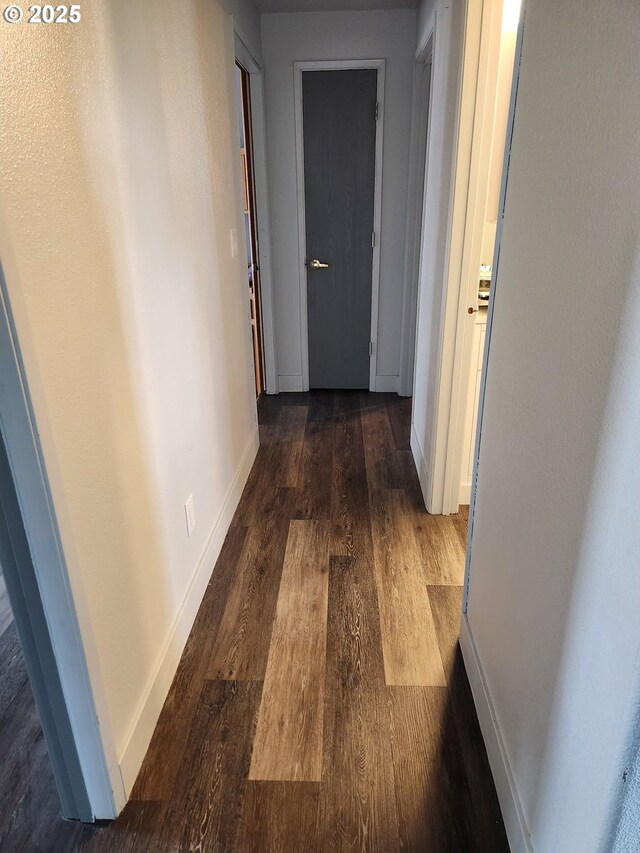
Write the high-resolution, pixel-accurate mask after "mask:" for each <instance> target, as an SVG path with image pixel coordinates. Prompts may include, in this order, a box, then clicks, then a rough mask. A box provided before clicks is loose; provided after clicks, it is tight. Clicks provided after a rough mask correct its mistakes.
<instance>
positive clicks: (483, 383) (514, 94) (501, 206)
mask: <svg viewBox="0 0 640 853" xmlns="http://www.w3.org/2000/svg"><path fill="white" fill-rule="evenodd" d="M526 5H527V0H522V2H521V5H520V20H519V22H518V34H517V37H516V49H515V56H514V61H513V78H512V82H511V97H510V101H509V118H508V120H507V134H506V139H505V147H504V158H503V165H502V179H501V181H500V201H499V202H498V212H499V213H498V222H497V227H496V242H495V245H494V249H493V261H492V279H493V280H492V282H491V290H490V293H489V306H488V308H487V331H486V334H485V342H484V353H483V355H482V375H481V377H480V390H479V394H478V398H479V399H478V424H477V427H476V437H475V448H474V462H473V475H472V479H471V503H470V505H469V526H468V531H467V554H466V558H465V566H464V589H463V594H462V612H463V613H466V612H467V605H468V601H469V578H470V572H471V548H472V543H473V527H474V521H475V511H476V493H477V488H478V469H479V465H480V445H481V439H482V419H483V415H484V398H485V392H486V388H487V368H488V364H489V355H490V347H491V329H492V326H493V310H494V305H495V300H496V291H497V285H498V268H499V264H500V246H501V243H502V228H503V224H504V210H505V202H506V197H507V183H508V180H509V160H510V159H511V143H512V140H513V126H514V122H515V111H516V102H517V99H518V80H519V77H520V61H521V58H522V39H523V37H524V23H525V11H526Z"/></svg>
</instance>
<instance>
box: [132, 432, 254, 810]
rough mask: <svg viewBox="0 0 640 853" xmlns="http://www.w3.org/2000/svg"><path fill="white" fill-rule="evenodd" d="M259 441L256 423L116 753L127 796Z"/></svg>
mask: <svg viewBox="0 0 640 853" xmlns="http://www.w3.org/2000/svg"><path fill="white" fill-rule="evenodd" d="M259 444H260V440H259V435H258V426H257V425H256V426H255V428H254V430H253V432H252V433H251V436H250V438H249V441H248V442H247V445H246V447H245V449H244V451H243V454H242V457H241V459H240V463H239V465H238V468H237V469H236V473H235V476H234V478H233V480H232V482H231V485H230V486H229V490H228V492H227V495H226V497H225V500H224V503H223V505H222V509H221V510H220V513H219V514H218V517H217V519H216V521H215V523H214V525H213V528H212V530H211V533H210V535H209V539H208V541H207V544H206V545H205V548H204V551H203V553H202V556H201V557H200V560H199V561H198V564H197V566H196V568H195V571H194V573H193V575H192V578H191V581H190V583H189V586H188V588H187V591H186V593H185V596H184V598H183V601H182V604H181V606H180V608H179V610H178V614H177V616H176V618H175V619H174V622H173V624H172V626H171V628H170V629H169V633H168V636H167V639H166V641H165V643H164V646H163V648H162V651H161V653H160V656H159V658H158V661H157V664H156V666H155V668H154V671H153V673H152V676H151V678H150V680H149V683H148V685H147V689H146V690H145V694H144V697H143V699H142V701H141V703H140V705H139V707H138V710H137V713H136V715H135V721H134V723H133V725H132V727H131V731H130V732H129V736H128V738H127V741H126V746H125V747H124V750H123V752H122V755H121V756H120V757H119V762H120V772H121V774H122V780H123V784H124V789H125V791H126V794H127V797H130V796H131V790H132V788H133V784H134V782H135V780H136V777H137V775H138V772H139V771H140V768H141V766H142V762H143V760H144V757H145V755H146V753H147V750H148V748H149V744H150V743H151V738H152V736H153V732H154V730H155V727H156V724H157V722H158V719H159V717H160V712H161V711H162V707H163V705H164V702H165V700H166V698H167V695H168V693H169V689H170V687H171V683H172V681H173V678H174V675H175V673H176V670H177V668H178V664H179V663H180V658H181V656H182V652H183V650H184V647H185V644H186V642H187V639H188V637H189V634H190V632H191V628H192V627H193V623H194V620H195V618H196V614H197V612H198V609H199V607H200V604H201V602H202V599H203V596H204V593H205V590H206V588H207V584H208V583H209V579H210V577H211V574H212V572H213V569H214V567H215V564H216V560H217V559H218V556H219V554H220V551H221V549H222V545H223V543H224V539H225V536H226V534H227V530H228V529H229V525H230V524H231V520H232V518H233V514H234V512H235V510H236V507H237V505H238V502H239V500H240V496H241V494H242V490H243V488H244V485H245V483H246V481H247V478H248V476H249V472H250V471H251V467H252V465H253V462H254V459H255V457H256V453H257V452H258V447H259Z"/></svg>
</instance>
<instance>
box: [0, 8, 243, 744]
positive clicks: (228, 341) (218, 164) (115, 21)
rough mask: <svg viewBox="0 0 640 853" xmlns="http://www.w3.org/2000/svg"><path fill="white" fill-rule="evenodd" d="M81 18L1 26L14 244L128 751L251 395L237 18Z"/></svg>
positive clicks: (33, 381)
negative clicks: (190, 514) (188, 518)
mask: <svg viewBox="0 0 640 853" xmlns="http://www.w3.org/2000/svg"><path fill="white" fill-rule="evenodd" d="M82 14H83V17H82V21H81V23H79V24H76V25H66V26H61V25H55V26H54V25H42V26H33V25H27V24H26V23H23V24H16V25H8V24H4V23H3V24H1V25H0V40H1V44H2V63H1V73H2V81H1V86H2V109H3V115H4V119H3V121H2V123H1V134H2V138H1V140H0V147H1V149H2V158H1V165H0V194H1V198H2V206H1V211H0V216H1V243H0V250H1V254H2V261H3V266H4V270H5V274H6V279H7V285H8V289H9V295H10V301H11V307H12V310H13V313H14V316H15V322H16V325H17V330H18V334H19V339H20V344H21V348H22V353H23V357H24V361H25V366H26V373H27V377H28V381H29V385H30V389H31V393H32V396H33V401H34V407H35V414H36V418H37V422H38V426H39V428H40V430H41V433H42V441H43V446H44V453H45V459H46V464H47V469H48V472H49V476H50V479H51V485H52V491H53V497H54V501H55V505H56V510H57V513H58V517H59V521H60V526H61V531H62V540H63V547H64V551H65V555H66V558H67V561H68V564H69V570H70V575H71V579H72V583H73V584H74V585H75V587H76V588H78V589H79V588H80V587H82V588H83V591H84V597H85V599H86V602H87V606H88V609H89V615H90V623H91V627H92V631H93V634H94V639H95V647H96V649H97V658H98V660H97V666H98V670H99V671H97V670H96V668H95V667H94V671H93V673H92V676H93V677H94V678H95V679H100V680H101V682H102V684H103V688H104V695H105V697H106V703H107V708H108V716H109V718H110V725H111V727H112V729H113V734H114V739H115V744H116V751H117V753H118V756H119V757H121V756H122V754H123V752H124V750H125V748H126V746H127V742H128V739H129V736H130V735H131V734H132V731H133V727H134V725H135V723H136V720H137V717H138V714H139V712H140V711H141V709H142V706H143V705H144V702H145V699H146V694H147V691H148V690H149V687H150V685H151V684H152V680H153V677H154V675H155V673H156V670H157V668H158V666H160V664H161V662H162V654H163V652H164V651H166V648H165V644H166V643H167V642H168V640H169V635H170V629H171V627H172V625H173V624H174V621H175V619H176V617H177V615H178V613H179V610H180V607H181V606H182V604H183V602H184V601H185V597H186V595H187V592H188V590H189V587H190V584H191V583H192V581H193V579H194V573H195V571H196V567H197V566H198V562H199V560H200V558H201V557H202V555H203V553H204V550H205V547H206V545H207V543H208V540H209V538H210V535H211V533H212V530H213V528H214V525H215V523H216V521H217V520H218V518H219V517H220V513H221V511H222V508H223V504H224V501H225V498H226V496H227V494H228V493H229V489H230V486H231V484H232V482H233V479H234V477H235V475H236V472H237V470H238V466H239V464H240V462H241V460H242V458H243V454H245V456H246V452H247V448H248V447H250V442H251V439H252V436H254V433H255V423H256V415H255V393H254V388H253V379H252V361H251V359H252V355H251V350H250V335H249V324H248V321H247V310H248V305H247V298H246V271H245V269H244V264H245V262H244V252H243V248H242V242H240V251H239V252H238V255H237V256H236V257H232V253H231V239H230V231H231V229H236V230H237V232H238V234H239V235H241V234H242V231H241V229H242V214H241V201H240V175H239V168H238V161H239V158H238V146H239V142H238V137H237V134H238V130H237V123H236V117H235V112H234V110H235V106H234V90H233V54H232V51H233V35H232V26H231V18H230V17H229V16H228V15H227V14H226V13H225V12H224V10H223V8H222V6H221V5H220V4H219V3H218V2H215V0H194V2H184V3H180V4H176V3H171V2H168V0H163V2H158V0H137V2H135V3H127V2H122V1H121V0H104V2H99V3H98V2H95V3H91V4H83V5H82ZM256 32H259V29H258V30H256ZM240 240H242V238H241V236H240ZM189 494H193V496H194V500H195V512H196V522H197V525H196V529H195V530H194V532H193V535H192V536H191V538H188V537H187V535H186V530H185V517H184V502H185V500H186V498H187V497H188V495H189ZM208 569H209V570H210V569H211V566H209V567H208ZM162 698H164V697H162V696H161V697H160V700H161V699H162Z"/></svg>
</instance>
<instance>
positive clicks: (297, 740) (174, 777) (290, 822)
mask: <svg viewBox="0 0 640 853" xmlns="http://www.w3.org/2000/svg"><path fill="white" fill-rule="evenodd" d="M409 419H410V400H408V399H401V398H399V397H397V396H396V395H384V394H358V393H350V392H343V393H335V394H333V393H330V392H315V393H310V394H294V395H287V394H281V395H279V397H277V398H276V397H270V398H266V399H265V400H264V403H263V405H262V406H261V410H260V421H261V427H260V429H261V441H262V446H261V448H260V451H259V455H258V459H257V461H256V463H255V465H254V467H253V470H252V473H251V476H250V479H249V482H248V483H247V486H246V488H245V490H244V493H243V497H242V500H241V503H240V506H239V507H238V510H237V512H236V515H235V517H234V522H233V524H232V527H231V529H230V531H229V534H228V536H227V539H226V542H225V545H224V549H223V552H222V554H221V556H220V559H219V561H218V564H217V566H216V569H215V571H214V573H213V576H212V580H211V582H210V585H209V587H208V590H207V593H206V595H205V598H204V601H203V604H202V607H201V609H200V612H199V614H198V617H197V620H196V623H195V625H194V628H193V631H192V634H191V636H190V639H189V641H188V643H187V647H186V649H185V653H184V656H183V659H182V662H181V664H180V667H179V670H178V673H177V675H176V679H175V681H174V684H173V686H172V689H171V691H170V694H169V697H168V699H167V702H166V705H165V708H164V710H163V713H162V715H161V718H160V721H159V724H158V727H157V729H156V732H155V735H154V738H153V741H152V744H151V748H150V750H149V753H148V755H147V757H146V759H145V763H144V765H143V768H142V771H141V773H140V776H139V778H138V781H137V782H136V786H135V788H134V791H133V793H132V797H131V800H130V802H129V803H128V805H127V807H126V808H125V810H124V812H123V813H122V815H121V816H120V818H119V819H118V820H117V821H116V822H115V824H110V825H105V826H102V827H81V826H79V825H77V824H76V825H73V824H66V825H65V826H64V828H61V827H57V828H56V827H53V826H51V827H42V826H40V827H39V832H40V839H43V838H53V837H57V838H58V842H57V845H58V846H57V847H56V849H57V850H61V849H69V850H72V849H82V850H91V851H98V850H100V851H102V850H118V851H133V850H136V851H147V850H157V851H174V850H175V851H177V850H195V849H198V850H200V849H201V850H210V851H222V850H239V851H240V850H241V851H259V850H264V851H275V850H283V851H302V850H316V851H325V850H327V851H328V850H371V851H384V853H387V851H392V850H400V849H403V850H418V851H437V853H441V851H446V850H451V851H456V853H461V851H476V850H477V851H489V850H490V851H492V853H495V851H500V850H506V849H508V848H507V845H506V840H505V836H504V830H503V827H502V821H501V817H500V812H499V807H498V803H497V799H496V795H495V791H494V788H493V782H492V779H491V775H490V771H489V767H488V764H487V759H486V754H485V751H484V746H483V744H482V739H481V736H480V731H479V728H478V723H477V720H476V716H475V711H474V708H473V704H472V700H471V694H470V691H469V686H468V683H467V680H466V676H465V674H464V671H463V668H462V663H461V659H460V655H459V652H458V650H457V646H456V636H457V626H458V619H459V607H460V598H461V586H460V584H461V582H462V569H463V561H464V539H465V535H466V518H465V517H464V515H463V514H462V513H461V514H460V516H457V517H456V516H449V517H443V516H440V517H436V516H428V515H427V514H426V513H425V511H424V509H422V503H421V498H420V494H419V485H418V481H417V477H416V473H415V469H414V466H413V462H412V460H411V455H410V451H409V449H408V441H409ZM303 569H307V570H308V571H303ZM425 584H426V585H427V586H426V587H425ZM425 589H426V592H427V593H428V594H427V595H425V594H424V593H425ZM61 829H62V832H61ZM63 838H64V839H66V840H65V842H64V846H61V844H62V839H63ZM5 843H6V845H7V846H6V847H5V849H7V850H10V849H13V847H12V846H11V845H12V840H11V837H8V838H7V839H6V840H5ZM45 849H50V848H45Z"/></svg>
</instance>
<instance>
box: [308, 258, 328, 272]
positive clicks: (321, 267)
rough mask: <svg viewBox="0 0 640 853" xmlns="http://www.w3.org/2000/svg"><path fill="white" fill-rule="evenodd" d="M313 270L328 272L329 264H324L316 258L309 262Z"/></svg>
mask: <svg viewBox="0 0 640 853" xmlns="http://www.w3.org/2000/svg"><path fill="white" fill-rule="evenodd" d="M308 265H309V266H310V267H311V269H312V270H328V269H329V264H323V263H322V261H319V260H318V259H317V258H314V259H313V260H312V261H309V264H308Z"/></svg>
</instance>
